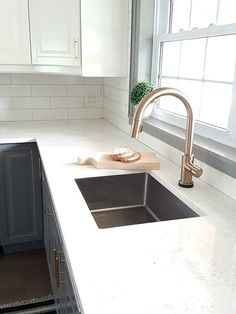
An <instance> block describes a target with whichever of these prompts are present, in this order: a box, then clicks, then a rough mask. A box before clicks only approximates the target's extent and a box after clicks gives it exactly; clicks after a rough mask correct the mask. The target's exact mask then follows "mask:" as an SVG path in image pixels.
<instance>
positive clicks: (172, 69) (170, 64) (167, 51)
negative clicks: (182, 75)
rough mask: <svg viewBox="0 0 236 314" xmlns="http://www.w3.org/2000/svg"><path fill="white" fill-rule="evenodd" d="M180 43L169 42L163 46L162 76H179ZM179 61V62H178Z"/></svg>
mask: <svg viewBox="0 0 236 314" xmlns="http://www.w3.org/2000/svg"><path fill="white" fill-rule="evenodd" d="M180 45H181V42H180V41H173V42H167V43H165V44H164V45H163V51H162V55H163V59H162V74H163V75H165V76H176V77H177V76H178V74H179V62H178V61H179V58H180ZM177 60H178V61H177Z"/></svg>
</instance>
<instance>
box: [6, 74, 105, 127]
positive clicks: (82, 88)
mask: <svg viewBox="0 0 236 314" xmlns="http://www.w3.org/2000/svg"><path fill="white" fill-rule="evenodd" d="M89 95H91V96H96V99H97V102H96V103H93V104H91V103H89V97H88V96H89ZM102 117H103V78H82V77H79V76H68V75H67V76H64V75H61V76H60V75H47V74H0V121H26V120H64V119H87V118H102Z"/></svg>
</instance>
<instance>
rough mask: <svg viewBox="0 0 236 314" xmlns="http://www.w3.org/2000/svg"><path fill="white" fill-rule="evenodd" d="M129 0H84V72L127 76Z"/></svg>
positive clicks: (97, 74)
mask: <svg viewBox="0 0 236 314" xmlns="http://www.w3.org/2000/svg"><path fill="white" fill-rule="evenodd" d="M128 13H129V0H81V35H82V41H83V42H82V60H83V65H82V75H83V76H97V77H99V76H117V77H118V76H126V75H127V64H128V28H129V24H128Z"/></svg>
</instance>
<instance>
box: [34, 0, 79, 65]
mask: <svg viewBox="0 0 236 314" xmlns="http://www.w3.org/2000/svg"><path fill="white" fill-rule="evenodd" d="M29 4H30V26H31V43H32V63H33V64H40V65H68V66H70V65H74V66H80V65H81V60H80V5H79V4H80V2H79V0H40V1H39V0H29Z"/></svg>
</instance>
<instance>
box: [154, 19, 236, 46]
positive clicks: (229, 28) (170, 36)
mask: <svg viewBox="0 0 236 314" xmlns="http://www.w3.org/2000/svg"><path fill="white" fill-rule="evenodd" d="M235 33H236V23H233V24H228V25H211V26H209V27H208V28H202V29H193V30H191V31H180V32H178V33H159V34H158V40H159V41H161V42H165V41H177V40H187V39H198V38H206V37H213V36H224V35H232V34H235Z"/></svg>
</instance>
